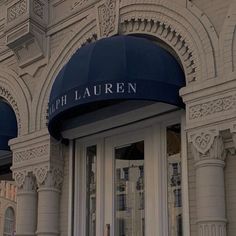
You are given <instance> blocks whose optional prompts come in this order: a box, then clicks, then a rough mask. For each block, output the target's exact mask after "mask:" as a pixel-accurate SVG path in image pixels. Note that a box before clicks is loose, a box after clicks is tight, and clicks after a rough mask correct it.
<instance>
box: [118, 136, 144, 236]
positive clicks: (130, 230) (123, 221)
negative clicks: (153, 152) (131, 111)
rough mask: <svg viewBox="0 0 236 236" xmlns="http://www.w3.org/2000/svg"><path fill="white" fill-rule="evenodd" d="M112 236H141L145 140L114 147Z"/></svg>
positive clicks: (142, 233)
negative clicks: (113, 229) (113, 220)
mask: <svg viewBox="0 0 236 236" xmlns="http://www.w3.org/2000/svg"><path fill="white" fill-rule="evenodd" d="M114 190H115V194H114V197H115V236H143V235H144V232H145V223H144V222H145V220H144V218H145V215H144V208H145V207H144V195H145V194H144V141H140V142H136V143H132V144H128V145H125V146H121V147H116V148H115V186H114Z"/></svg>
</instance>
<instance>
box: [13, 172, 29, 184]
mask: <svg viewBox="0 0 236 236" xmlns="http://www.w3.org/2000/svg"><path fill="white" fill-rule="evenodd" d="M26 175H27V172H26V171H25V170H23V171H14V172H13V179H14V180H15V183H16V186H17V187H18V188H22V186H23V184H24V182H25V177H26Z"/></svg>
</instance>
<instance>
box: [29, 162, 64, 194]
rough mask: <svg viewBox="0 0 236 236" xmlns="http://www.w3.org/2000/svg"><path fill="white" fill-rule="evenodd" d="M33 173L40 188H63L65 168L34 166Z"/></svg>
mask: <svg viewBox="0 0 236 236" xmlns="http://www.w3.org/2000/svg"><path fill="white" fill-rule="evenodd" d="M33 173H34V174H35V177H36V180H37V185H38V187H39V188H55V189H58V190H60V189H61V186H62V182H63V168H62V167H61V166H53V167H52V166H51V167H49V166H48V165H42V166H37V167H35V168H34V172H33Z"/></svg>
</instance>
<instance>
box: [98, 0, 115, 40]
mask: <svg viewBox="0 0 236 236" xmlns="http://www.w3.org/2000/svg"><path fill="white" fill-rule="evenodd" d="M118 18H119V1H116V0H105V1H102V2H101V3H99V4H98V5H97V25H98V37H99V38H102V37H109V36H112V35H115V34H117V33H118Z"/></svg>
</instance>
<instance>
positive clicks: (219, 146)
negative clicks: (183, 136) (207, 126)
mask: <svg viewBox="0 0 236 236" xmlns="http://www.w3.org/2000/svg"><path fill="white" fill-rule="evenodd" d="M188 140H189V143H191V150H192V153H193V155H194V159H195V161H199V160H204V159H218V160H224V159H225V156H226V150H225V147H224V142H223V138H222V137H221V136H220V135H219V131H218V130H216V129H212V130H201V131H199V132H196V133H192V134H191V133H189V134H188Z"/></svg>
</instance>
